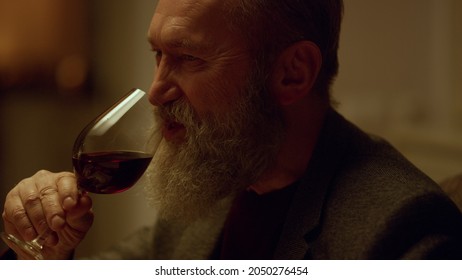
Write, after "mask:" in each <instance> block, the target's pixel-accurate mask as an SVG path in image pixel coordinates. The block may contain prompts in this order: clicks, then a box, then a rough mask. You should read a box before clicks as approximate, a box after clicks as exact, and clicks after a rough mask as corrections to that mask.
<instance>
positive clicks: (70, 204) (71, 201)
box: [63, 196, 75, 210]
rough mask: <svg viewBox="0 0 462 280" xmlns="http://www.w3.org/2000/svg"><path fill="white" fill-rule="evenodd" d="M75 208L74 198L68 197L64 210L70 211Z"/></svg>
mask: <svg viewBox="0 0 462 280" xmlns="http://www.w3.org/2000/svg"><path fill="white" fill-rule="evenodd" d="M74 206H75V200H74V199H73V198H72V197H70V196H68V197H66V198H65V199H64V200H63V208H64V209H65V210H69V209H71V208H72V207H74Z"/></svg>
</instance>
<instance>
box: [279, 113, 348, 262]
mask: <svg viewBox="0 0 462 280" xmlns="http://www.w3.org/2000/svg"><path fill="white" fill-rule="evenodd" d="M346 124H347V121H346V120H345V119H343V117H341V116H340V115H339V114H338V113H337V112H335V111H334V110H331V111H329V113H328V114H327V116H326V121H325V124H324V127H323V129H322V131H321V135H320V137H319V140H318V143H317V145H316V148H315V151H314V153H313V157H312V158H311V160H310V163H309V165H308V168H307V172H306V173H305V175H304V177H303V178H302V179H301V180H300V182H299V184H298V186H297V190H296V192H295V194H294V198H293V202H292V206H291V208H290V209H289V212H288V214H287V218H286V222H285V224H284V227H283V230H282V234H281V237H280V239H279V244H278V246H277V247H276V252H275V254H274V258H275V259H304V258H310V243H311V242H312V241H313V240H315V239H316V238H317V236H318V233H319V226H320V222H321V217H322V211H323V206H324V203H325V201H326V197H327V192H328V190H329V185H330V183H331V181H332V179H333V177H334V175H335V173H336V170H337V169H338V168H339V165H340V164H341V162H342V158H343V157H344V155H345V153H346V148H347V147H346V144H345V143H344V142H342V138H343V137H342V135H344V133H345V132H346V130H348V125H346Z"/></svg>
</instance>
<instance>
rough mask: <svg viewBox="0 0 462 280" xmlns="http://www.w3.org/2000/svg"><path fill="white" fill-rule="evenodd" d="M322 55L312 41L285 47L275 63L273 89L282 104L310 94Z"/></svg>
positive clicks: (288, 103) (319, 67) (272, 78)
mask: <svg viewBox="0 0 462 280" xmlns="http://www.w3.org/2000/svg"><path fill="white" fill-rule="evenodd" d="M321 64H322V55H321V51H320V50H319V48H318V46H317V45H316V44H314V43H313V42H310V41H299V42H296V43H294V44H292V45H290V46H289V47H287V48H286V49H284V50H283V51H282V52H281V54H280V55H279V57H278V58H277V60H276V63H275V64H274V68H273V72H272V76H271V91H272V92H273V94H274V97H275V98H276V100H277V101H278V102H279V104H280V105H282V106H284V105H290V104H292V103H294V102H296V101H298V100H300V99H302V98H303V97H304V96H306V95H308V94H309V93H310V92H311V90H312V88H313V85H314V83H315V81H316V78H317V77H318V73H319V71H320V69H321Z"/></svg>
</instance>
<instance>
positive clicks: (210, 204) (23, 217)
mask: <svg viewBox="0 0 462 280" xmlns="http://www.w3.org/2000/svg"><path fill="white" fill-rule="evenodd" d="M342 10H343V7H342V1H341V0H278V1H269V0H266V1H265V0H160V1H159V3H158V6H157V8H156V11H155V14H154V17H153V19H152V23H151V26H150V29H149V42H150V44H151V47H152V50H153V51H154V52H155V54H156V60H157V71H156V73H155V77H154V81H153V83H152V87H151V90H150V94H149V95H150V101H151V103H152V104H153V105H154V106H155V107H156V108H157V113H158V114H159V117H160V118H161V119H162V121H163V124H164V125H163V136H164V139H163V142H162V143H161V146H160V147H159V150H158V151H157V153H156V155H155V158H154V159H153V162H152V164H151V168H150V169H149V171H148V172H149V177H150V180H151V183H150V184H149V185H148V186H147V187H146V189H147V193H148V194H149V197H150V198H151V200H152V202H153V205H154V207H156V209H157V210H156V211H158V212H159V218H158V220H157V221H156V223H155V225H154V226H153V227H152V228H145V229H142V230H140V231H138V232H136V233H134V234H133V236H131V237H129V238H128V239H127V240H125V241H124V242H122V243H121V244H120V245H116V246H115V247H114V248H112V249H111V250H109V251H108V252H103V253H102V254H101V255H99V256H97V258H130V259H145V258H153V259H154V258H160V259H169V258H171V259H181V258H186V259H207V258H209V259H210V258H211V259H272V258H274V259H303V258H309V259H397V258H414V259H423V258H459V257H461V254H462V250H461V248H462V247H461V243H460V237H461V236H462V235H461V233H462V218H461V214H460V212H459V211H458V209H457V208H456V207H455V206H454V204H452V203H451V202H450V200H449V199H448V198H447V197H446V196H445V195H444V194H443V193H442V191H441V190H440V189H439V187H438V186H437V185H436V184H435V183H434V182H433V181H431V180H430V179H429V178H428V177H427V176H425V175H424V174H422V173H421V172H420V171H419V170H417V169H416V168H415V167H414V166H412V165H411V164H410V163H409V162H408V161H407V160H406V159H405V158H403V156H401V155H400V154H399V153H398V152H397V151H396V150H395V149H393V148H392V147H391V146H390V145H388V144H387V143H386V142H384V141H382V140H381V139H379V138H376V137H372V136H369V135H367V134H365V133H363V132H362V131H361V130H359V129H358V128H357V127H355V126H354V125H352V124H351V123H349V122H348V121H347V120H345V119H344V118H343V117H341V116H340V115H339V114H338V113H337V112H336V111H335V109H334V108H333V106H332V103H333V102H332V101H331V97H330V86H331V84H332V81H333V79H334V77H335V76H336V74H337V69H338V60H337V49H338V41H339V32H340V22H341V17H342ZM3 219H4V221H5V228H6V230H7V231H8V232H11V233H15V234H17V235H18V236H21V237H22V238H24V239H26V240H30V239H32V238H34V237H35V236H36V235H37V233H40V232H43V231H45V230H46V228H47V227H50V228H51V229H52V230H53V231H54V234H53V235H52V236H51V237H49V238H48V240H47V242H46V245H45V247H44V249H43V254H44V256H45V257H46V258H50V259H51V258H70V257H71V256H72V253H73V250H74V249H75V248H76V247H77V245H78V243H79V242H80V241H81V240H82V239H83V238H84V236H85V233H86V232H87V231H88V230H89V228H90V226H91V222H92V220H93V215H92V211H91V199H90V197H88V196H86V195H78V192H77V187H76V181H75V178H74V176H73V175H72V174H71V173H65V172H64V173H57V174H55V173H50V172H46V171H42V172H39V173H37V174H36V175H34V176H32V177H31V178H28V179H25V180H23V181H22V182H20V183H19V184H18V185H17V186H16V187H15V188H14V189H13V190H12V191H11V192H10V193H9V195H8V197H7V202H6V204H5V210H4V213H3ZM17 253H18V255H19V257H20V258H21V257H24V255H22V254H21V253H20V252H17Z"/></svg>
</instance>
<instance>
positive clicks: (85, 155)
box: [1, 89, 162, 259]
mask: <svg viewBox="0 0 462 280" xmlns="http://www.w3.org/2000/svg"><path fill="white" fill-rule="evenodd" d="M159 128H160V126H159V124H158V122H157V121H156V119H155V116H154V113H153V110H152V105H150V103H149V101H148V98H147V97H146V94H145V93H144V92H143V91H141V90H139V89H132V90H131V91H129V92H128V93H127V94H126V95H125V96H124V97H122V98H121V99H120V100H119V101H117V102H116V103H115V104H114V105H113V106H111V107H110V108H109V109H107V110H106V111H104V112H103V113H102V114H100V115H99V116H98V117H97V118H95V119H94V120H93V121H92V122H90V123H89V124H88V125H87V126H86V127H85V128H84V129H83V130H82V131H81V132H80V134H79V136H78V137H77V138H76V140H75V143H74V148H73V151H72V163H73V166H74V173H75V175H76V178H77V185H78V188H79V190H80V191H86V192H91V193H97V194H113V193H119V192H122V191H125V190H127V189H129V188H131V187H132V186H133V185H134V184H135V183H136V182H137V181H138V179H140V177H141V176H142V175H143V173H144V172H145V170H146V168H147V167H148V165H149V163H150V162H151V159H152V157H153V156H154V153H155V151H156V149H157V146H158V144H159V142H160V140H161V138H162V136H161V133H160V129H159ZM49 234H51V229H48V230H47V231H46V232H44V233H42V234H40V235H39V236H38V237H37V238H35V239H34V240H32V241H29V242H25V241H22V240H21V239H19V238H17V237H16V236H14V235H12V234H6V233H4V232H2V233H1V237H2V239H3V240H4V241H5V242H6V243H7V244H8V245H9V246H10V247H12V248H14V247H15V249H16V251H18V250H17V249H20V250H21V251H22V252H24V253H25V255H26V256H29V257H30V258H32V259H43V256H42V254H41V250H42V248H43V244H44V242H45V240H46V238H47V236H48V235H49Z"/></svg>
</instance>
